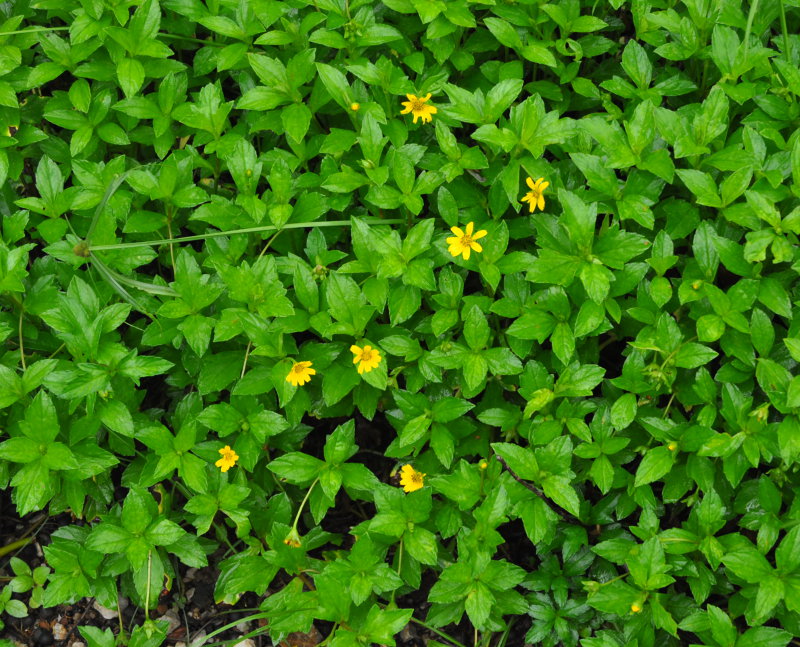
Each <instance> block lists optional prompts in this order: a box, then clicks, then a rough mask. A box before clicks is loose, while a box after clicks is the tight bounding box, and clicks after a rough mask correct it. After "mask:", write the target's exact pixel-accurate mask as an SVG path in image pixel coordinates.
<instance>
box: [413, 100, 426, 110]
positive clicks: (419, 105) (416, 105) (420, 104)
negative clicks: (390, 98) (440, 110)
mask: <svg viewBox="0 0 800 647" xmlns="http://www.w3.org/2000/svg"><path fill="white" fill-rule="evenodd" d="M424 109H425V102H424V101H423V100H422V99H416V100H415V101H412V102H411V110H413V111H415V112H419V111H420V110H424Z"/></svg>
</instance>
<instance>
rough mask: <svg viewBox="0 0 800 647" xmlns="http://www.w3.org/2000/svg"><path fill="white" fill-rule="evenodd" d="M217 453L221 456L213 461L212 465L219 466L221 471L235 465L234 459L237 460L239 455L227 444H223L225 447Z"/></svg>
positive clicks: (225, 470)
mask: <svg viewBox="0 0 800 647" xmlns="http://www.w3.org/2000/svg"><path fill="white" fill-rule="evenodd" d="M219 453H220V454H222V458H220V459H219V460H218V461H217V462H216V463H214V465H216V466H217V467H219V468H220V469H221V470H222V471H223V472H227V471H228V470H229V469H230V468H231V467H233V466H234V465H236V461H238V460H239V456H238V455H237V454H236V452H235V451H233V450H232V449H231V448H230V446H229V445H225V447H223V448H222V449H220V450H219Z"/></svg>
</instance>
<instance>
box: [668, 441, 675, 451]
mask: <svg viewBox="0 0 800 647" xmlns="http://www.w3.org/2000/svg"><path fill="white" fill-rule="evenodd" d="M667 449H668V450H669V451H671V452H674V451H675V450H676V449H678V443H674V442H673V443H670V444H669V445H667Z"/></svg>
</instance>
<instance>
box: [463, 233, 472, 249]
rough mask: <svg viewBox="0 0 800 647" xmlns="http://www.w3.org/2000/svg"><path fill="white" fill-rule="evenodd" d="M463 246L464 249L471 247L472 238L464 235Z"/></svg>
mask: <svg viewBox="0 0 800 647" xmlns="http://www.w3.org/2000/svg"><path fill="white" fill-rule="evenodd" d="M461 244H462V245H463V246H464V247H470V246H471V245H472V236H467V235H464V236H462V237H461Z"/></svg>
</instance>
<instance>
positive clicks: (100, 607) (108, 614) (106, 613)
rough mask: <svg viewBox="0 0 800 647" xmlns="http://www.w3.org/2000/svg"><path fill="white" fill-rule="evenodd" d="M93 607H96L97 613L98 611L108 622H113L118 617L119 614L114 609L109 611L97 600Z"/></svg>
mask: <svg viewBox="0 0 800 647" xmlns="http://www.w3.org/2000/svg"><path fill="white" fill-rule="evenodd" d="M92 606H93V607H94V609H95V611H97V613H99V614H100V615H101V616H103V618H105V619H106V620H113V619H114V618H116V617H117V612H116V611H114V609H108V608H106V607H104V606H103V605H102V604H100V603H99V602H98V601H97V600H95V601H94V602H93V603H92Z"/></svg>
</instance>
